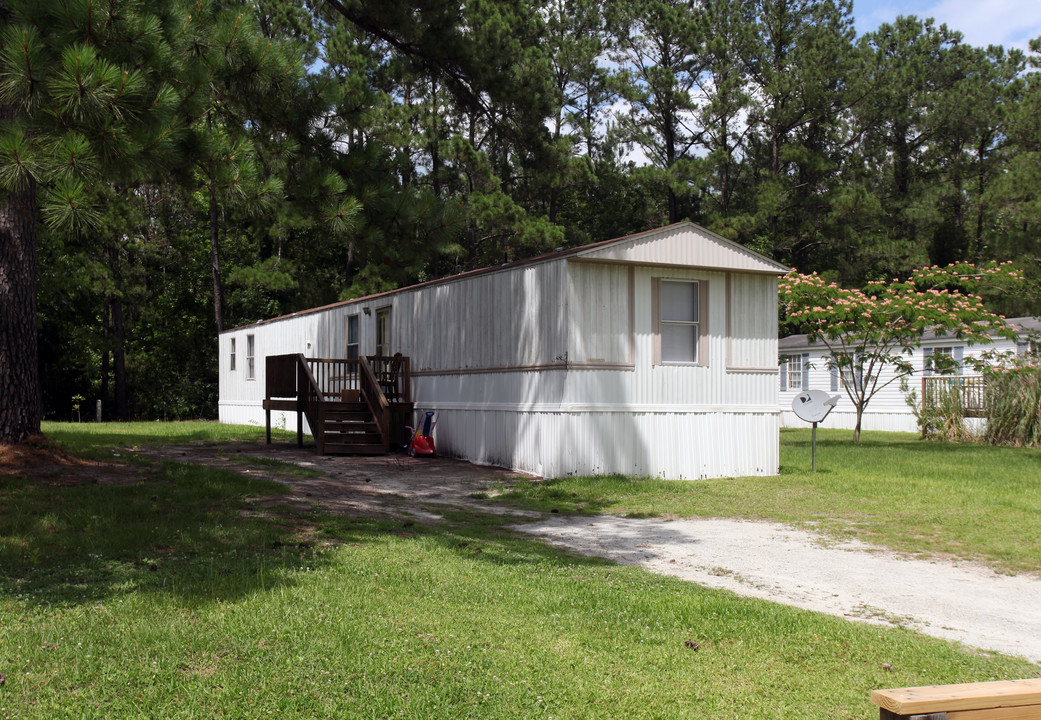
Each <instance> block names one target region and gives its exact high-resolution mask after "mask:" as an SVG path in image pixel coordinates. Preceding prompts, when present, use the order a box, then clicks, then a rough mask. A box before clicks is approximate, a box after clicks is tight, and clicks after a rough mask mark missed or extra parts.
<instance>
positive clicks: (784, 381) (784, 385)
mask: <svg viewBox="0 0 1041 720" xmlns="http://www.w3.org/2000/svg"><path fill="white" fill-rule="evenodd" d="M781 357H787V355H782V356H781ZM777 374H778V375H780V376H781V392H784V391H785V390H787V389H788V361H787V360H782V361H781V364H780V365H779V366H778V373H777Z"/></svg>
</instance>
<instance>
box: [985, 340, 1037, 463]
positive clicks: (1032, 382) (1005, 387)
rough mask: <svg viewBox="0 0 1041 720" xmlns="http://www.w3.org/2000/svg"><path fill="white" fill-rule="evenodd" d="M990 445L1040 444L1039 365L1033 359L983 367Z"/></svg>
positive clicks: (1035, 445)
mask: <svg viewBox="0 0 1041 720" xmlns="http://www.w3.org/2000/svg"><path fill="white" fill-rule="evenodd" d="M984 377H986V383H987V385H986V387H987V390H986V392H987V416H988V417H987V429H986V431H985V433H984V439H985V440H986V441H987V442H989V443H990V444H992V445H1017V446H1018V445H1029V446H1032V447H1037V446H1038V445H1041V367H1038V366H1037V360H1036V359H1028V360H1025V361H1023V360H1017V362H1015V363H1014V364H1012V365H1011V366H1006V367H994V368H990V369H987V370H984Z"/></svg>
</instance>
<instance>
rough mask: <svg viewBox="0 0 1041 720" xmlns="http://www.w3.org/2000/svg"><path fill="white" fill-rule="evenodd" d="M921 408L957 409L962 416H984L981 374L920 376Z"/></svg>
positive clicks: (985, 411) (984, 402)
mask: <svg viewBox="0 0 1041 720" xmlns="http://www.w3.org/2000/svg"><path fill="white" fill-rule="evenodd" d="M922 409H923V410H933V409H944V410H950V409H958V410H960V414H961V416H962V417H980V418H981V417H986V416H987V404H986V394H985V387H984V381H983V376H982V375H930V376H929V377H923V378H922Z"/></svg>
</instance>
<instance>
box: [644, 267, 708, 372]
mask: <svg viewBox="0 0 1041 720" xmlns="http://www.w3.org/2000/svg"><path fill="white" fill-rule="evenodd" d="M701 291H702V288H701V283H700V282H699V281H691V280H664V279H662V280H658V281H657V293H656V294H657V296H658V298H657V299H658V303H657V308H656V310H657V317H656V319H657V322H656V323H655V324H656V327H655V333H656V335H657V338H656V340H657V342H658V349H659V352H658V353H657V355H658V357H657V358H656V360H657V361H658V362H660V363H661V364H662V365H697V364H704V359H703V358H702V357H701V354H702V352H701V341H702V333H703V331H704V323H703V322H702V308H701Z"/></svg>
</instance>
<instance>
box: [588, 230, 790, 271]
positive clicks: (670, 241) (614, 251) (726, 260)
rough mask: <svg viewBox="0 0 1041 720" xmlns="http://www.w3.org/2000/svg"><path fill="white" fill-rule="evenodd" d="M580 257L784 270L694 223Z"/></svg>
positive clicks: (616, 244) (595, 249) (626, 261)
mask: <svg viewBox="0 0 1041 720" xmlns="http://www.w3.org/2000/svg"><path fill="white" fill-rule="evenodd" d="M579 254H580V255H581V256H582V257H587V258H591V259H598V260H610V261H614V262H625V263H645V264H653V265H668V266H681V267H696V268H718V269H720V270H745V271H749V272H764V273H770V274H772V275H774V276H776V275H777V274H778V273H779V272H780V273H783V272H784V271H785V270H786V268H783V266H781V265H779V264H777V263H775V262H773V261H772V260H768V259H767V258H764V257H763V256H762V255H758V254H756V253H754V252H752V251H750V250H748V249H746V248H743V247H741V246H740V245H737V244H736V243H732V242H730V241H728V240H725V239H724V238H721V237H719V236H718V235H716V234H714V233H711V232H709V231H708V230H705V229H704V228H701V227H698V226H697V225H693V224H684V225H677V226H673V227H668V228H664V229H662V230H661V231H659V232H652V233H646V234H643V235H638V236H636V237H634V238H632V239H630V240H629V241H627V242H619V243H615V244H611V245H608V246H607V247H603V248H593V249H591V250H588V251H585V252H582V253H579Z"/></svg>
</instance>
